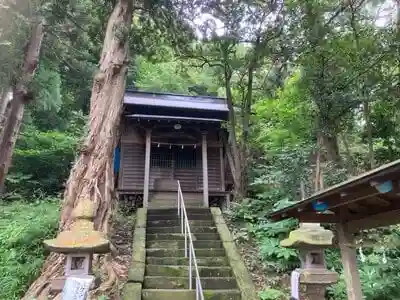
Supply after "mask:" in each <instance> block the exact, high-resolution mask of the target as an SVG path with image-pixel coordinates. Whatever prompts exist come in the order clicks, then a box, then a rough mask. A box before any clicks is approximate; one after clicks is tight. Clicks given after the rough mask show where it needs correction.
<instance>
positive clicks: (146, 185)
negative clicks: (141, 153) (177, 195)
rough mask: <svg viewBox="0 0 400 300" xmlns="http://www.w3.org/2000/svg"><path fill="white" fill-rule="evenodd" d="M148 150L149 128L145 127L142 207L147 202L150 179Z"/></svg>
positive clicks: (149, 140) (149, 146)
mask: <svg viewBox="0 0 400 300" xmlns="http://www.w3.org/2000/svg"><path fill="white" fill-rule="evenodd" d="M150 151H151V130H150V129H146V153H145V160H144V161H145V163H144V186H143V207H147V206H148V204H149V179H150Z"/></svg>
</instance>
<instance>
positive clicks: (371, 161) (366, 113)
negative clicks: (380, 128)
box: [364, 101, 375, 169]
mask: <svg viewBox="0 0 400 300" xmlns="http://www.w3.org/2000/svg"><path fill="white" fill-rule="evenodd" d="M364 118H365V126H366V129H367V140H368V163H369V169H373V168H375V158H374V143H373V140H372V124H371V118H370V110H369V103H368V101H364Z"/></svg>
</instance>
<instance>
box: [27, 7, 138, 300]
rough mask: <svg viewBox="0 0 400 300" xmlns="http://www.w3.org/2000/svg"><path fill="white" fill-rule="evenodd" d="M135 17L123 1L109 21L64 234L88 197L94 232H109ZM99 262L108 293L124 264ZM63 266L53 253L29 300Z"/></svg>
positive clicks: (65, 214) (64, 216) (67, 202)
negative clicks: (74, 212)
mask: <svg viewBox="0 0 400 300" xmlns="http://www.w3.org/2000/svg"><path fill="white" fill-rule="evenodd" d="M132 13H133V1H132V0H118V1H117V2H116V4H115V6H114V10H113V12H112V14H111V16H110V18H109V20H108V25H107V30H106V35H105V39H104V44H103V50H102V55H101V58H100V70H99V73H100V74H101V76H99V74H98V75H97V76H96V77H95V78H94V81H93V88H92V95H91V99H90V103H91V109H90V120H89V133H88V136H87V137H86V140H85V143H84V146H83V147H82V149H81V151H80V155H79V158H78V160H77V161H76V163H75V165H74V167H73V168H72V170H71V173H70V176H69V179H68V181H67V186H66V190H65V194H64V202H63V208H62V211H61V218H60V225H59V230H60V231H62V230H65V229H68V228H69V226H70V225H71V223H72V219H71V212H72V209H73V208H74V207H75V206H76V205H77V203H78V202H79V201H81V200H83V199H90V200H91V201H93V202H94V203H95V207H96V216H95V219H94V225H95V228H96V229H97V230H99V231H102V232H104V233H106V234H107V233H108V231H109V230H108V224H109V219H110V216H111V209H112V205H113V187H114V185H113V172H112V159H113V153H114V148H115V146H116V142H117V132H118V126H119V124H120V116H121V112H122V107H123V98H124V93H125V81H126V73H127V66H128V47H129V42H128V38H129V37H128V32H129V30H130V26H131V23H132ZM99 263H100V265H99V267H101V269H102V270H103V271H104V272H105V273H106V274H107V277H108V280H107V281H105V282H102V284H101V285H100V287H99V288H98V289H97V291H101V292H105V291H109V290H111V289H112V288H113V287H115V284H116V283H117V281H118V277H119V275H120V268H121V266H120V265H119V264H118V263H117V261H116V260H115V259H114V257H112V256H111V254H109V255H106V256H105V257H104V258H102V259H100V260H99ZM63 266H64V256H63V255H60V254H56V253H52V254H51V255H50V256H49V257H48V258H47V260H46V262H45V264H44V267H43V269H42V273H41V275H40V277H39V278H38V279H37V280H36V281H35V282H34V283H33V284H32V285H31V286H30V288H29V290H28V292H27V293H26V295H25V297H24V299H31V297H43V296H44V295H45V294H46V293H47V292H48V289H49V283H50V280H51V279H53V278H55V277H57V276H59V275H60V274H62V272H63Z"/></svg>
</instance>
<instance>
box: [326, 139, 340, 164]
mask: <svg viewBox="0 0 400 300" xmlns="http://www.w3.org/2000/svg"><path fill="white" fill-rule="evenodd" d="M321 138H322V144H323V145H324V148H325V150H326V157H327V159H328V160H329V161H332V162H335V163H337V164H338V165H341V163H342V158H341V157H340V153H339V145H338V141H337V137H336V135H328V134H322V135H321Z"/></svg>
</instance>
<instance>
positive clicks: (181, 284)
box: [143, 276, 237, 290]
mask: <svg viewBox="0 0 400 300" xmlns="http://www.w3.org/2000/svg"><path fill="white" fill-rule="evenodd" d="M192 280H193V281H192V282H193V283H192V284H193V286H195V284H196V282H195V279H194V278H193V279H192ZM201 286H202V288H203V289H205V290H229V289H237V284H236V280H235V278H234V277H202V278H201ZM143 288H144V289H187V288H189V280H188V277H166V276H145V277H144V282H143Z"/></svg>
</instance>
